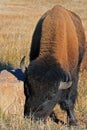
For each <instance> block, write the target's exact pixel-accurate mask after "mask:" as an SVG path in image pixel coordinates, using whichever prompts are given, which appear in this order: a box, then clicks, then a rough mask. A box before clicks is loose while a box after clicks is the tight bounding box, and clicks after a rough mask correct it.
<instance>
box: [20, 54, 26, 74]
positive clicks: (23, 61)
mask: <svg viewBox="0 0 87 130" xmlns="http://www.w3.org/2000/svg"><path fill="white" fill-rule="evenodd" d="M20 68H21V70H22V72H23V73H25V71H26V67H25V56H23V58H22V59H21V62H20Z"/></svg>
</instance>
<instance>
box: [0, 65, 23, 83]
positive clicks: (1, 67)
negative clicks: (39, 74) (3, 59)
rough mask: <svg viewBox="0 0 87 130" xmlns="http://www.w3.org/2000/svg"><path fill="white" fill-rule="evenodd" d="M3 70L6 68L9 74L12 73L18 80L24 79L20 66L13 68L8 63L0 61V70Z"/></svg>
mask: <svg viewBox="0 0 87 130" xmlns="http://www.w3.org/2000/svg"><path fill="white" fill-rule="evenodd" d="M3 70H7V71H8V72H10V73H11V74H13V75H14V76H15V77H16V78H17V79H18V80H21V81H24V74H23V72H22V71H21V69H20V68H17V69H14V67H13V66H12V65H11V64H10V63H8V64H6V63H0V72H1V71H3Z"/></svg>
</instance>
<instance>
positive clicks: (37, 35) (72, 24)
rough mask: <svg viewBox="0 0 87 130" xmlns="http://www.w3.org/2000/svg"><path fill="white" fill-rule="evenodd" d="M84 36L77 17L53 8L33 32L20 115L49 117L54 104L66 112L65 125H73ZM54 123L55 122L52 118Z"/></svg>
mask: <svg viewBox="0 0 87 130" xmlns="http://www.w3.org/2000/svg"><path fill="white" fill-rule="evenodd" d="M85 43H86V41H85V34H84V29H83V26H82V23H81V20H80V18H79V16H77V15H76V14H75V13H73V12H71V11H69V10H67V9H65V8H63V7H61V6H59V5H56V6H55V7H53V8H52V9H51V10H49V11H47V12H46V13H45V14H44V15H43V16H42V17H41V18H40V20H39V21H38V23H37V26H36V28H35V31H34V34H33V37H32V43H31V50H30V64H29V66H28V67H27V68H25V66H23V62H24V58H23V59H22V61H21V66H22V68H23V72H24V74H25V80H24V93H25V96H26V101H25V109H24V115H25V116H29V115H30V113H31V116H33V117H34V119H36V120H37V119H39V118H40V119H46V118H47V117H48V116H51V117H52V113H53V108H54V107H55V105H56V104H59V105H60V107H61V108H62V109H63V110H65V111H66V113H67V119H68V123H69V125H76V124H77V121H76V118H75V115H74V106H75V101H76V98H77V83H78V74H79V69H80V64H81V62H82V58H83V55H84V52H85ZM55 119H56V118H55Z"/></svg>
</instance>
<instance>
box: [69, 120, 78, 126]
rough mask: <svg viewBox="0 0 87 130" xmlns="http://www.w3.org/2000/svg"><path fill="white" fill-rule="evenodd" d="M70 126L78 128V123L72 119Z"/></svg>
mask: <svg viewBox="0 0 87 130" xmlns="http://www.w3.org/2000/svg"><path fill="white" fill-rule="evenodd" d="M69 126H78V124H77V121H76V120H72V119H70V120H69Z"/></svg>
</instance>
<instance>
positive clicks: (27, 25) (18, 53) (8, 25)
mask: <svg viewBox="0 0 87 130" xmlns="http://www.w3.org/2000/svg"><path fill="white" fill-rule="evenodd" d="M56 3H57V4H61V5H62V6H64V7H66V8H68V9H71V10H72V11H75V12H77V14H79V15H80V17H81V19H82V22H83V25H84V29H85V32H86V36H87V0H44V1H43V0H37V1H36V0H32V1H31V0H15V1H14V0H13V1H12V0H2V1H0V68H1V69H2V68H3V67H5V68H6V67H11V68H12V67H19V64H20V60H21V58H22V57H23V56H24V55H26V64H28V62H29V60H28V55H29V50H30V45H31V38H32V34H33V31H34V28H35V26H36V23H37V21H38V19H39V18H40V17H41V15H42V14H43V13H44V12H45V11H47V10H48V9H50V8H51V7H53V5H55V4H56ZM56 111H58V116H59V117H60V118H62V119H63V120H66V119H65V113H64V112H62V111H61V110H60V109H59V108H57V110H56ZM75 113H76V116H77V119H78V121H79V125H80V128H79V130H80V129H81V130H83V129H84V130H86V129H87V71H84V72H82V73H80V80H79V94H78V100H77V103H76V108H75ZM32 124H33V125H32ZM38 124H39V125H38ZM0 125H1V130H58V129H59V127H58V126H57V125H55V124H54V123H52V122H51V121H50V122H49V123H47V124H43V122H41V121H40V122H37V123H32V122H31V121H30V119H29V120H27V119H26V120H25V119H23V118H21V117H20V118H19V117H17V116H15V115H14V116H11V117H3V116H1V118H0ZM60 129H61V130H64V129H66V130H68V128H66V127H65V126H61V127H60ZM73 129H74V128H72V130H73ZM76 129H78V128H76Z"/></svg>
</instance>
